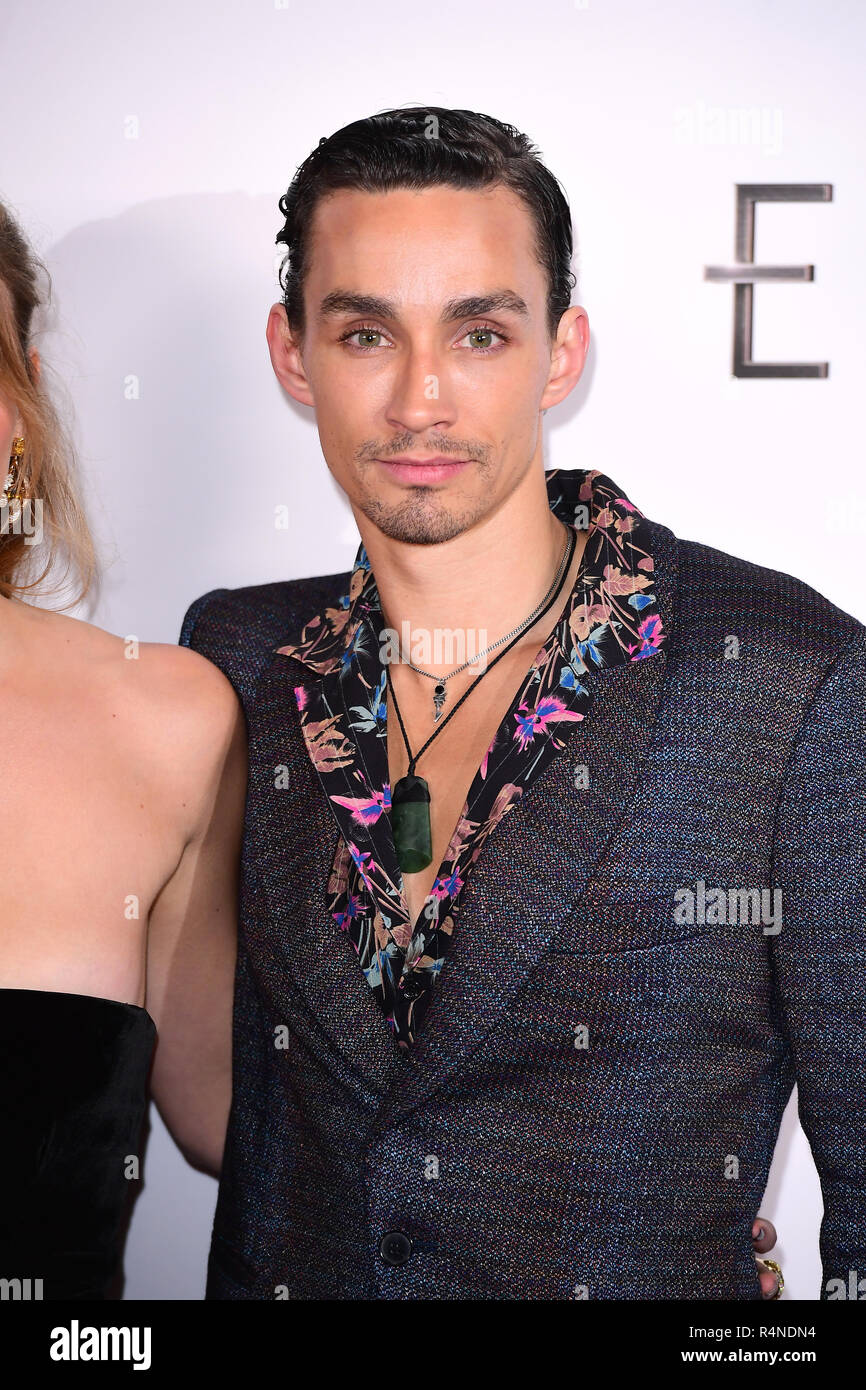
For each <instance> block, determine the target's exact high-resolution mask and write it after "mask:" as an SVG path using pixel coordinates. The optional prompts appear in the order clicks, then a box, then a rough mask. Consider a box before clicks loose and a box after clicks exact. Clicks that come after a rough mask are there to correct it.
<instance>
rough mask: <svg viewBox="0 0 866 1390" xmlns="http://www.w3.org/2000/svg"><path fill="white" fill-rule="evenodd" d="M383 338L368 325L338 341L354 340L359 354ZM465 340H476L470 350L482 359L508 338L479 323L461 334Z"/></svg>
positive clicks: (375, 345) (351, 329)
mask: <svg viewBox="0 0 866 1390" xmlns="http://www.w3.org/2000/svg"><path fill="white" fill-rule="evenodd" d="M384 336H385V335H384V333H383V332H382V330H381V328H374V327H373V326H372V325H370V326H362V327H361V328H350V329H349V330H348V332H346V333H343V334H341V336H340V338H339V341H340V342H341V343H348V342H350V340H351V339H352V338H356V339H358V340H359V341H357V342H355V343H352V346H353V347H354V348H356V349H357V350H358V351H359V352H370V351H372V350H373V349H374V348H377V347H380V346H381V342H371V341H370V340H371V339H382V338H384ZM466 338H474V339H476V341H475V342H474V343H470V348H471V350H472V351H473V352H475V353H476V355H478V356H482V357H483V356H485V354H487V353H489V352H498V351H499V346H500V345H501V344H503V343H507V342H508V337H507V336H506V334H505V333H502V332H500V330H499V329H498V328H490V327H489V326H488V325H487V324H486V323H479V324H476V325H475V327H474V328H470V329H468V330H467V331H466V333H464V334H463V339H461V341H463V340H465V339H466ZM478 338H486V339H492V338H498V339H499V340H500V342H499V344H493V343H490V342H487V343H479V342H478V341H477V339H478Z"/></svg>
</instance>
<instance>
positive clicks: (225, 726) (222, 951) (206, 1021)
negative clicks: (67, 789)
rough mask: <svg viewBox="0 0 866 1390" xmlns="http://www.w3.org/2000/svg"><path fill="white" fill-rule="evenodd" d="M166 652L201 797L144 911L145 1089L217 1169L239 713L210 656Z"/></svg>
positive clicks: (204, 1161)
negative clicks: (174, 859)
mask: <svg viewBox="0 0 866 1390" xmlns="http://www.w3.org/2000/svg"><path fill="white" fill-rule="evenodd" d="M173 650H174V651H175V652H177V651H178V649H176V648H175V649H173ZM173 659H174V660H177V661H180V660H183V661H184V676H185V683H184V698H185V700H188V701H190V702H191V707H192V708H194V709H195V710H196V713H197V715H198V719H197V721H196V722H197V723H198V727H199V729H200V731H201V735H202V736H201V737H200V738H196V739H195V740H194V742H193V746H192V747H190V748H189V750H188V756H189V758H190V769H189V785H190V786H191V788H193V792H192V795H194V796H195V797H196V799H197V801H198V803H199V804H198V807H197V815H196V817H195V822H196V828H195V830H194V832H193V833H192V834H191V836H190V838H189V839H188V841H187V843H186V845H185V848H184V850H183V853H182V855H181V858H180V860H179V862H178V865H177V868H176V870H175V871H174V873H173V874H172V876H171V878H170V879H169V880H168V882H167V883H166V884H165V885H164V886H163V888H162V889H161V891H160V893H159V895H158V896H157V898H156V900H155V902H154V904H153V906H152V908H151V912H150V920H149V930H148V948H147V1008H148V1011H149V1013H150V1014H151V1016H152V1017H153V1019H154V1022H155V1023H156V1027H157V1032H158V1042H157V1046H156V1054H155V1058H154V1063H153V1070H152V1075H151V1093H152V1095H153V1098H154V1100H155V1101H156V1104H157V1108H158V1110H159V1113H160V1115H161V1116H162V1118H163V1120H164V1121H165V1124H166V1125H167V1127H168V1129H169V1131H170V1132H171V1134H172V1136H173V1138H174V1140H175V1142H176V1143H177V1145H178V1147H179V1148H180V1149H181V1152H182V1153H183V1154H184V1156H185V1157H186V1158H187V1160H188V1161H189V1162H190V1163H192V1164H193V1165H194V1166H195V1167H201V1168H204V1169H206V1171H207V1172H209V1173H213V1174H214V1175H218V1174H219V1171H220V1167H221V1164H222V1153H223V1144H224V1140H225V1132H226V1125H227V1122H228V1114H229V1107H230V1104H231V1084H232V1083H231V1044H232V1004H233V996H234V972H235V960H236V941H237V920H238V879H239V864H240V849H241V838H242V833H243V820H244V806H245V801H246V788H247V733H246V721H245V719H244V715H243V710H242V708H241V705H240V702H239V701H238V698H237V696H236V694H235V692H234V690H233V688H232V686H231V684H230V683H229V681H228V680H227V679H226V677H225V676H224V675H223V674H222V672H221V671H219V670H218V669H217V667H216V666H214V665H212V664H211V663H210V662H208V661H207V660H206V659H205V658H204V657H200V656H198V654H196V653H191V654H187V653H184V656H183V657H180V656H179V655H178V656H177V657H175V658H173ZM199 721H200V722H199ZM185 780H186V779H185Z"/></svg>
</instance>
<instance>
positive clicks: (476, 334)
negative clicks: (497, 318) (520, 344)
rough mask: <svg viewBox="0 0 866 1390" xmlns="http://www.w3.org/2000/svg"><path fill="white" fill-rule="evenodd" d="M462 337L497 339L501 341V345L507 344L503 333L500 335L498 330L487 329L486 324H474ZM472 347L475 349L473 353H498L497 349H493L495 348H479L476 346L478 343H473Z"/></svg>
mask: <svg viewBox="0 0 866 1390" xmlns="http://www.w3.org/2000/svg"><path fill="white" fill-rule="evenodd" d="M464 337H466V338H499V339H501V341H502V342H503V343H507V342H508V339H507V338H506V336H505V334H504V333H500V332H499V329H498V328H489V327H488V326H487V324H486V323H479V324H476V326H475V327H474V328H470V329H469V332H468V333H466V334H464ZM473 346H474V348H475V351H476V352H480V353H486V352H497V351H498V348H497V347H495V346H491V347H488V346H484V347H480V346H479V345H478V343H475V344H474V345H473Z"/></svg>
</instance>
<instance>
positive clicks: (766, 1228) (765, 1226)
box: [752, 1216, 779, 1298]
mask: <svg viewBox="0 0 866 1390" xmlns="http://www.w3.org/2000/svg"><path fill="white" fill-rule="evenodd" d="M775 1244H776V1228H775V1226H774V1225H773V1223H772V1221H768V1220H767V1218H766V1216H756V1217H755V1220H754V1223H753V1225H752V1245H753V1246H754V1249H755V1258H756V1259H757V1257H758V1255H765V1254H766V1253H767V1251H768V1250H772V1248H773V1246H774V1245H775ZM758 1277H759V1279H760V1281H761V1291H762V1293H763V1296H764V1298H773V1297H774V1296H775V1293H776V1290H777V1288H778V1287H779V1276H778V1274H775V1273H774V1272H773V1270H771V1269H764V1267H763V1265H761V1264H760V1262H759V1263H758Z"/></svg>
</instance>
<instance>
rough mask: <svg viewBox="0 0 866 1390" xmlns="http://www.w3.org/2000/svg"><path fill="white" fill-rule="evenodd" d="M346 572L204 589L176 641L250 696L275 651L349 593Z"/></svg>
mask: <svg viewBox="0 0 866 1390" xmlns="http://www.w3.org/2000/svg"><path fill="white" fill-rule="evenodd" d="M350 580H351V571H344V572H342V573H338V574H324V575H314V576H311V577H309V578H304V579H286V580H279V581H276V582H274V583H271V584H248V585H244V586H243V587H241V588H237V589H209V590H208V591H207V593H204V594H201V595H200V596H199V597H198V598H197V599H195V600H194V601H193V602H192V603H191V604H190V606H189V608H188V609H187V611H186V613H185V615H184V619H183V624H182V627H181V632H180V638H179V641H180V643H181V644H182V645H183V646H186V647H192V648H193V649H194V650H195V651H198V652H201V654H202V655H203V656H206V657H207V658H208V660H210V661H212V662H214V664H215V665H217V666H219V667H220V668H221V669H222V670H223V671H225V673H226V675H227V676H228V677H229V678H230V680H231V681H232V683H233V684H234V685H235V687H236V688H237V689H238V690H239V691H240V693H241V694H246V693H249V692H251V690H252V687H253V686H254V684H255V681H256V680H257V678H258V676H259V674H260V672H261V671H262V670H263V669H264V667H265V665H266V664H267V662H268V661H269V659H270V657H271V656H272V655H273V653H274V652H275V651H276V649H277V647H279V646H281V645H282V644H284V643H288V642H291V641H296V640H297V638H298V636H299V635H300V631H301V628H302V627H303V626H304V624H305V623H306V622H308V621H309V620H310V618H312V617H314V616H315V615H316V614H317V613H321V612H324V610H325V609H326V608H328V607H332V606H335V605H337V604H338V603H339V602H340V599H341V598H342V596H343V595H345V594H347V593H348V590H349V583H350Z"/></svg>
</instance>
